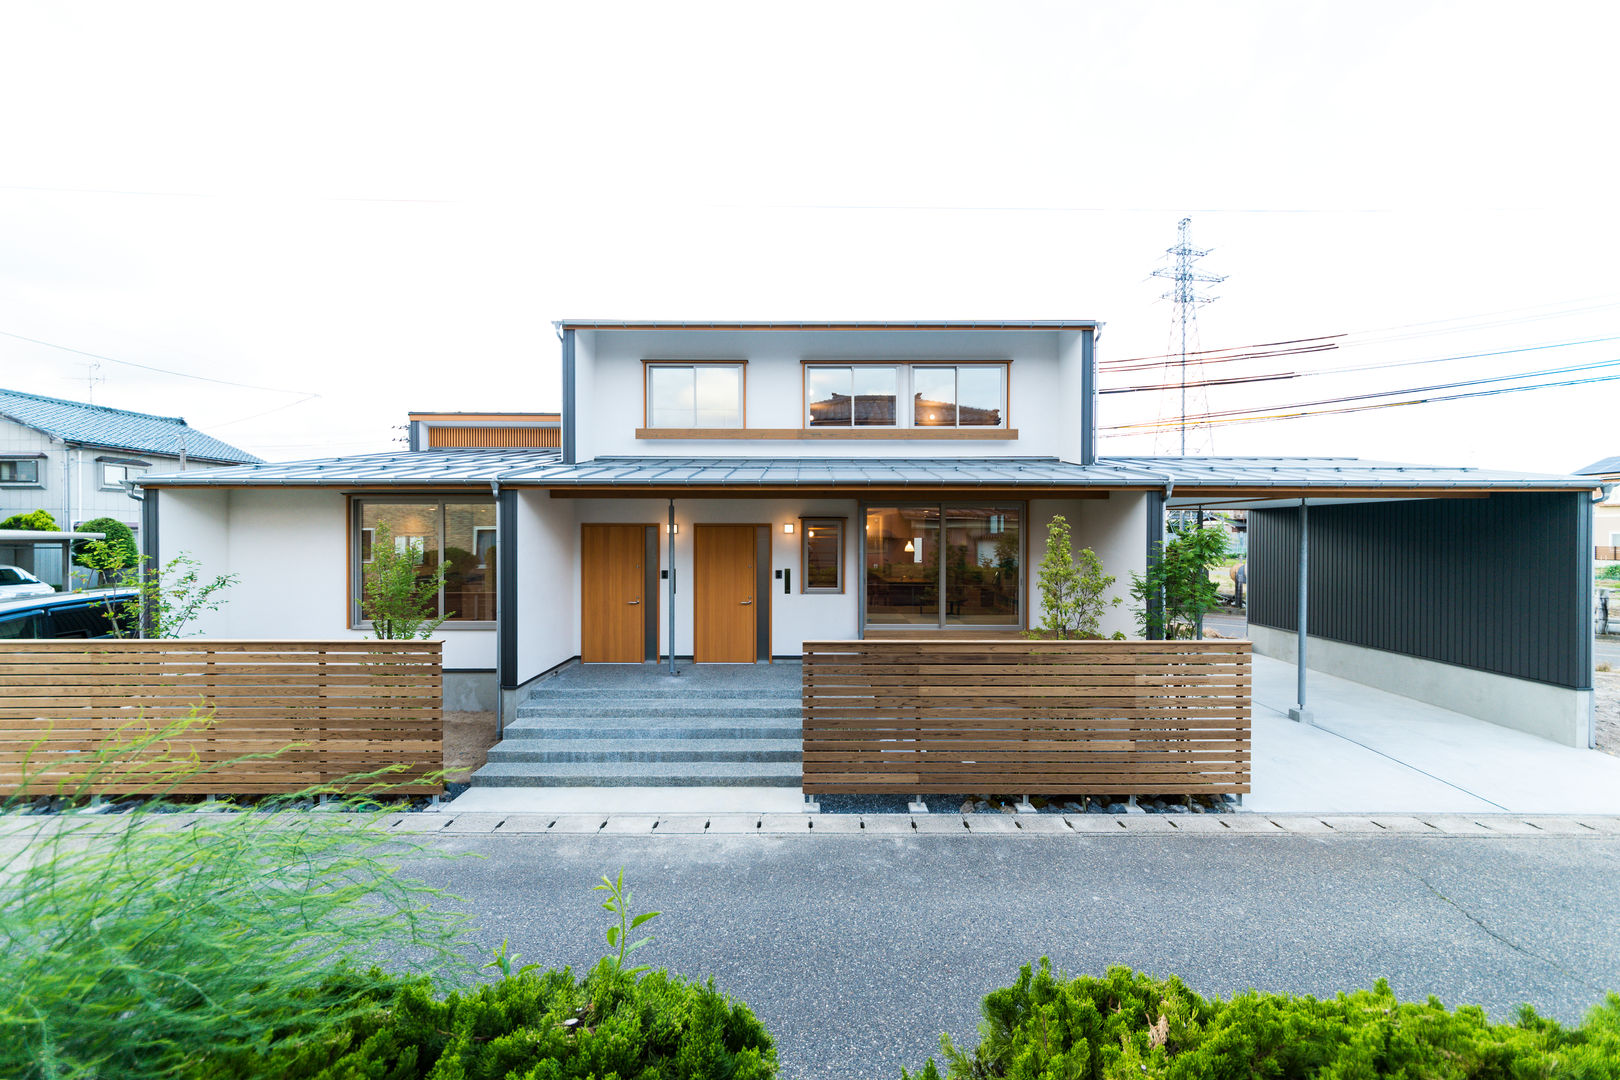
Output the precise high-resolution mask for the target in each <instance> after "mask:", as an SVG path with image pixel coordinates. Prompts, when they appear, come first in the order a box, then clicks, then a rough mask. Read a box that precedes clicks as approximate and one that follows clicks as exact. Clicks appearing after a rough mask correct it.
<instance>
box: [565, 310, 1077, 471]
mask: <svg viewBox="0 0 1620 1080" xmlns="http://www.w3.org/2000/svg"><path fill="white" fill-rule="evenodd" d="M1058 337H1059V335H1058V332H1057V331H1052V330H1032V331H950V332H941V331H934V332H927V331H915V332H910V331H886V332H877V331H874V332H862V331H839V332H830V331H821V332H815V331H802V332H800V331H786V330H780V331H754V332H747V331H711V332H682V333H678V334H676V333H660V332H658V331H645V330H613V331H587V330H581V331H576V332H575V346H574V348H575V353H574V355H575V367H576V394H577V396H578V401H579V415H580V418H581V419H580V424H579V435H578V436H577V438H578V439H579V442H578V456H579V460H581V461H585V460H588V459H590V458H592V457H598V456H601V455H606V454H614V455H623V454H629V455H636V454H657V455H667V454H692V455H703V456H720V457H737V456H745V455H775V456H780V455H790V456H795V457H864V456H869V455H872V454H887V455H890V456H903V457H993V456H997V455H1013V456H1026V457H1055V456H1059V455H1060V454H1064V453H1066V452H1068V451H1069V446H1070V444H1071V443H1072V444H1074V445H1075V446H1078V425H1079V414H1078V412H1075V413H1074V414H1073V415H1072V416H1070V415H1066V414H1065V412H1064V407H1065V401H1066V400H1067V399H1066V398H1065V396H1064V394H1063V392H1062V388H1061V387H1060V382H1061V379H1060V375H1059V370H1058V351H1059V341H1058ZM1074 337H1075V338H1076V339H1078V334H1076V335H1074ZM1074 354H1075V360H1076V362H1078V355H1079V353H1078V345H1077V344H1076V346H1075V348H1074ZM890 358H892V359H896V360H903V361H928V360H942V361H950V360H1010V361H1012V367H1011V377H1010V400H1009V401H1008V407H1007V418H1008V423H1009V426H1010V427H1011V428H1014V429H1016V430H1017V431H1018V433H1019V437H1018V438H1017V439H1016V440H1012V439H992V440H977V439H974V440H938V441H936V440H931V439H930V440H916V441H912V440H905V441H887V442H885V441H868V440H840V439H792V440H772V441H769V442H760V441H744V440H734V439H726V440H716V441H708V442H704V441H696V440H693V441H686V440H670V439H648V440H637V439H636V437H635V429H636V428H638V427H642V426H643V404H644V386H643V382H642V379H643V368H642V361H643V360H653V359H656V360H747V361H748V364H747V373H748V374H747V393H746V404H745V411H746V420H747V426H748V427H749V428H802V427H803V426H804V424H803V420H802V417H801V415H800V410H801V409H802V408H803V400H804V388H803V384H802V370H803V369H802V367H801V361H803V360H828V361H836V360H840V359H844V360H855V359H859V360H875V359H890ZM1077 380H1078V373H1076V385H1078V381H1077ZM1069 425H1073V427H1074V428H1075V431H1074V432H1073V433H1071V432H1069V430H1068V426H1069ZM1076 452H1077V451H1076ZM1074 460H1078V457H1075V458H1074Z"/></svg>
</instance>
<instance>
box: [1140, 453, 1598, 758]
mask: <svg viewBox="0 0 1620 1080" xmlns="http://www.w3.org/2000/svg"><path fill="white" fill-rule="evenodd" d="M1150 463H1152V464H1156V465H1157V467H1158V468H1159V469H1161V470H1162V471H1163V472H1164V473H1165V475H1166V488H1165V492H1164V506H1165V507H1166V508H1167V509H1195V508H1204V509H1220V510H1230V509H1242V510H1246V511H1248V519H1249V524H1248V533H1249V607H1248V612H1249V625H1248V636H1249V637H1250V638H1251V639H1252V640H1253V641H1254V643H1255V652H1256V654H1257V657H1256V660H1257V666H1256V680H1257V683H1258V682H1259V679H1260V670H1261V665H1260V660H1261V659H1262V658H1264V657H1270V658H1273V659H1274V660H1279V661H1283V662H1284V663H1286V664H1288V665H1290V667H1291V668H1292V674H1293V688H1292V692H1291V694H1289V695H1287V696H1289V697H1291V699H1292V700H1291V701H1289V702H1287V703H1286V705H1287V708H1286V709H1285V713H1287V714H1291V715H1292V716H1293V718H1294V719H1295V720H1303V721H1307V722H1309V721H1312V720H1315V721H1316V722H1317V723H1318V724H1320V725H1324V726H1330V725H1333V724H1344V723H1348V722H1350V720H1349V716H1350V715H1351V714H1354V715H1359V716H1360V717H1361V718H1362V720H1361V721H1360V722H1363V723H1370V722H1371V720H1372V718H1374V717H1375V716H1376V715H1377V711H1376V709H1375V708H1373V707H1370V706H1369V707H1366V708H1355V709H1350V710H1349V711H1348V712H1346V713H1343V714H1341V715H1339V716H1337V717H1334V718H1329V717H1327V716H1326V715H1324V714H1323V713H1322V712H1321V709H1323V708H1326V706H1327V704H1328V703H1329V702H1330V701H1332V700H1334V699H1333V698H1332V696H1331V695H1328V694H1327V690H1326V688H1327V687H1329V686H1337V685H1338V683H1337V682H1336V683H1329V682H1327V681H1326V679H1327V677H1329V676H1331V677H1335V678H1336V679H1337V680H1338V681H1339V682H1348V683H1360V684H1363V685H1364V686H1366V687H1376V688H1377V689H1378V690H1379V691H1381V692H1384V693H1385V694H1386V695H1389V696H1395V695H1398V696H1399V697H1400V698H1405V699H1412V700H1413V701H1414V702H1416V703H1422V704H1427V705H1429V706H1434V707H1438V708H1439V709H1441V710H1442V711H1445V712H1448V713H1451V714H1461V715H1462V716H1465V717H1472V718H1474V719H1476V720H1482V721H1486V722H1488V723H1489V724H1491V725H1494V726H1497V727H1502V728H1508V729H1513V730H1514V731H1517V732H1521V733H1526V734H1528V735H1530V736H1536V737H1539V738H1540V739H1542V740H1550V741H1551V742H1554V743H1558V744H1562V745H1563V746H1565V747H1572V748H1574V747H1583V748H1584V747H1589V746H1591V745H1593V723H1592V630H1591V623H1590V616H1589V612H1590V610H1591V605H1592V563H1591V559H1590V557H1589V555H1590V552H1591V544H1592V505H1593V496H1594V494H1595V492H1596V488H1595V485H1594V484H1593V483H1592V482H1591V480H1590V478H1582V477H1566V476H1539V475H1533V474H1525V473H1512V472H1502V471H1494V470H1482V469H1447V468H1435V467H1429V466H1414V465H1398V464H1389V463H1382V462H1367V461H1361V460H1359V459H1354V458H1179V459H1165V458H1160V459H1132V461H1131V464H1137V465H1140V466H1142V467H1147V466H1149V465H1150ZM1149 528H1150V533H1151V531H1152V526H1151V525H1150V527H1149ZM1156 539H1157V538H1156V537H1153V536H1151V535H1150V536H1149V538H1148V543H1149V547H1150V550H1151V549H1152V548H1153V546H1154V542H1155V540H1156ZM1301 613H1303V615H1304V617H1303V618H1301ZM1270 670H1272V675H1271V676H1270V678H1271V680H1272V685H1271V688H1270V691H1269V693H1270V694H1271V700H1270V701H1269V702H1268V704H1274V703H1276V701H1277V700H1278V699H1277V694H1278V693H1279V692H1280V687H1279V686H1277V685H1276V684H1275V669H1270ZM1337 692H1339V693H1340V694H1341V696H1342V694H1344V693H1347V692H1348V691H1346V690H1345V689H1344V688H1343V687H1339V689H1338V691H1337ZM1352 696H1353V695H1352ZM1257 697H1259V691H1258V689H1257ZM1342 703H1343V702H1341V704H1342ZM1384 704H1386V705H1387V704H1389V703H1387V702H1386V703H1384ZM1398 711H1399V710H1398ZM1259 712H1260V711H1259V710H1258V709H1257V715H1256V725H1257V726H1256V732H1255V736H1256V748H1257V751H1258V750H1259V749H1260V748H1261V747H1262V746H1263V745H1264V743H1265V741H1266V740H1265V736H1264V734H1263V732H1262V731H1261V730H1260V727H1259V720H1260V715H1259ZM1401 715H1408V714H1407V713H1405V712H1401ZM1485 730H1486V729H1478V731H1481V732H1483V731H1485ZM1481 737H1482V736H1481Z"/></svg>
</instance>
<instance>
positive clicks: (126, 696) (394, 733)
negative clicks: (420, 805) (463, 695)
mask: <svg viewBox="0 0 1620 1080" xmlns="http://www.w3.org/2000/svg"><path fill="white" fill-rule="evenodd" d="M442 649H443V646H442V644H441V643H440V642H436V641H367V640H363V639H354V640H347V641H212V640H207V639H191V640H185V641H118V640H89V641H87V640H72V641H32V640H30V641H0V794H12V793H15V792H18V791H19V790H21V789H22V784H23V780H24V772H25V767H26V772H27V775H28V783H27V790H26V793H27V794H53V793H56V792H58V791H63V790H67V791H78V790H80V789H81V785H83V787H82V790H83V792H84V793H89V794H97V795H118V794H127V793H131V792H142V791H150V790H152V788H153V787H154V786H156V787H161V788H162V789H164V790H168V791H173V792H175V793H177V794H192V795H201V794H206V795H265V794H280V793H288V792H295V791H301V790H303V789H305V788H308V787H312V786H315V785H321V784H334V783H338V782H340V781H342V780H345V779H346V778H349V777H353V776H357V775H360V774H364V773H373V772H376V771H377V770H380V769H386V768H397V770H398V771H395V772H390V773H388V774H387V775H386V776H384V777H382V778H379V780H378V781H376V782H377V783H379V784H386V785H387V787H388V789H389V791H390V792H391V793H397V794H423V793H436V792H438V790H439V784H438V783H437V782H429V781H427V780H426V779H425V777H427V776H428V775H429V774H431V773H437V772H438V771H440V769H441V768H442V767H443V761H444V712H443V701H444V674H443V664H442ZM193 710H195V711H196V713H197V715H198V716H202V717H212V721H211V722H210V723H209V724H208V725H207V726H206V727H193V728H190V729H188V730H186V731H185V732H184V733H183V734H181V735H178V736H176V737H174V738H169V739H166V740H164V741H163V742H162V743H160V744H155V745H152V746H149V747H144V748H143V749H142V750H140V751H138V752H134V751H131V752H128V753H117V752H113V753H111V754H108V755H106V757H107V760H106V761H103V762H102V763H101V764H100V765H99V766H97V767H96V776H95V778H94V779H93V780H91V781H90V782H89V783H88V784H85V783H84V781H85V778H86V777H87V776H89V775H90V773H91V770H92V766H93V765H94V764H95V762H96V758H97V752H98V751H102V750H104V749H105V748H108V747H110V746H127V745H128V744H129V743H131V742H132V741H133V740H135V739H137V738H139V737H140V736H141V734H142V733H143V732H146V731H155V730H160V729H162V728H164V727H165V726H167V725H169V724H173V723H175V722H177V721H181V720H184V719H186V718H187V717H188V716H189V715H191V714H192V712H193ZM289 747H291V749H289ZM244 758H247V759H248V760H242V759H244ZM159 759H167V761H168V762H169V764H167V765H166V764H164V762H163V761H162V760H159ZM175 761H190V762H194V763H195V764H197V765H200V766H203V767H204V771H202V772H200V773H198V774H196V775H192V776H187V777H186V778H185V780H184V782H181V783H175V784H170V783H166V782H163V781H162V780H160V779H158V778H161V777H165V776H168V775H171V774H170V773H169V772H167V770H169V769H172V768H173V767H174V765H173V763H174V762H175Z"/></svg>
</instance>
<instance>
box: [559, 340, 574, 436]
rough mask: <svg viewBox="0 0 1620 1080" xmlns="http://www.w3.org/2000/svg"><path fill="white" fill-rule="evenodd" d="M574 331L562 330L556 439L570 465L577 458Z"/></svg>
mask: <svg viewBox="0 0 1620 1080" xmlns="http://www.w3.org/2000/svg"><path fill="white" fill-rule="evenodd" d="M574 362H575V356H574V331H573V330H571V329H570V330H564V331H563V332H562V383H563V387H562V392H563V399H562V431H561V432H559V433H558V435H559V437H558V441H559V442H561V443H562V459H563V464H564V465H572V464H574V463H575V461H576V460H577V454H578V447H577V446H576V441H577V439H578V432H579V415H578V414H579V402H577V401H575V400H574V395H575V393H576V392H577V390H578V377H577V374H576V372H575V369H574Z"/></svg>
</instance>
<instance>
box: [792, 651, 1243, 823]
mask: <svg viewBox="0 0 1620 1080" xmlns="http://www.w3.org/2000/svg"><path fill="white" fill-rule="evenodd" d="M1250 669H1251V646H1250V643H1249V642H1246V641H1027V640H1017V641H1005V642H1001V641H960V640H957V641H928V640H925V641H917V640H904V641H896V640H884V641H815V642H806V643H805V646H804V790H805V791H806V792H807V793H811V794H816V793H826V794H833V793H846V794H848V793H863V792H874V793H875V792H889V793H911V792H917V793H930V792H932V793H951V794H980V795H983V794H1024V793H1029V794H1047V795H1056V794H1076V795H1079V794H1087V795H1199V794H1217V793H1231V794H1242V793H1245V792H1247V791H1248V790H1249V783H1250V757H1249V755H1250V721H1251V717H1250V687H1251V674H1250Z"/></svg>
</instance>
